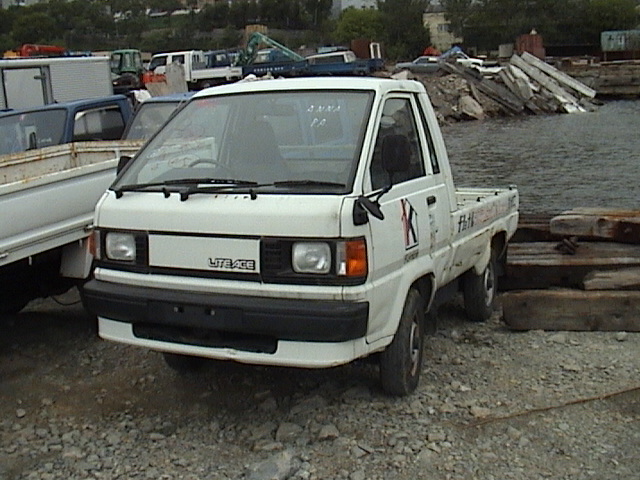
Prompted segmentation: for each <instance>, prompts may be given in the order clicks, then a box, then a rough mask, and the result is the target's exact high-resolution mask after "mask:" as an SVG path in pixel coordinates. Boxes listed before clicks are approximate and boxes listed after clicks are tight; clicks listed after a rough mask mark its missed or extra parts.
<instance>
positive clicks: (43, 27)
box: [11, 12, 56, 45]
mask: <svg viewBox="0 0 640 480" xmlns="http://www.w3.org/2000/svg"><path fill="white" fill-rule="evenodd" d="M55 31H56V24H55V20H54V19H52V18H51V17H49V16H48V15H47V14H46V13H44V12H30V13H28V14H26V15H20V16H19V17H18V18H16V20H15V22H14V23H13V29H12V31H11V36H12V37H13V38H14V39H15V40H16V42H17V43H18V45H22V44H23V43H48V42H49V41H50V40H51V39H52V38H54V36H53V35H54V32H55Z"/></svg>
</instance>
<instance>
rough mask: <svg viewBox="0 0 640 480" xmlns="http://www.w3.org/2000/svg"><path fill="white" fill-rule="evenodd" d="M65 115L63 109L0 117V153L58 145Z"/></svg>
mask: <svg viewBox="0 0 640 480" xmlns="http://www.w3.org/2000/svg"><path fill="white" fill-rule="evenodd" d="M66 117H67V112H66V110H64V109H52V110H45V111H40V112H28V113H16V114H14V115H6V116H2V117H0V155H4V154H7V153H16V152H24V151H26V150H32V149H34V148H42V147H49V146H51V145H59V144H60V142H61V141H62V133H63V130H64V125H65V120H66Z"/></svg>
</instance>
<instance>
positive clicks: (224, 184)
mask: <svg viewBox="0 0 640 480" xmlns="http://www.w3.org/2000/svg"><path fill="white" fill-rule="evenodd" d="M203 184H205V185H208V186H216V185H217V186H219V187H220V188H229V187H234V186H253V185H257V184H258V182H253V181H250V180H237V179H234V178H176V179H172V180H164V181H162V182H150V183H135V184H130V185H122V186H121V187H119V188H116V189H114V192H115V194H116V198H120V197H121V196H122V194H123V193H124V192H137V191H142V190H146V189H148V188H159V187H162V188H161V189H160V191H161V192H163V193H164V196H165V197H168V196H169V195H170V194H171V191H170V190H168V189H166V188H165V187H180V186H190V187H191V188H193V187H195V186H198V185H203Z"/></svg>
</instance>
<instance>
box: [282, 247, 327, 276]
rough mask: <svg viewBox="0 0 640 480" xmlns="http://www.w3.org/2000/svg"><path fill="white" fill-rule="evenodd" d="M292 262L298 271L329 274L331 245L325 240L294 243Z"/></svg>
mask: <svg viewBox="0 0 640 480" xmlns="http://www.w3.org/2000/svg"><path fill="white" fill-rule="evenodd" d="M291 264H292V266H293V270H294V271H295V272H297V273H319V274H327V273H329V271H330V270H331V247H329V244H328V243H324V242H298V243H294V244H293V248H292V250H291Z"/></svg>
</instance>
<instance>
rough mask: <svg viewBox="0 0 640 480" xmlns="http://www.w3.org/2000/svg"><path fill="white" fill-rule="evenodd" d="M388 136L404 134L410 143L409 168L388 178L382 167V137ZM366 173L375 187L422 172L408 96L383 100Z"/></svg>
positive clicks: (423, 172)
mask: <svg viewBox="0 0 640 480" xmlns="http://www.w3.org/2000/svg"><path fill="white" fill-rule="evenodd" d="M387 135H403V136H405V137H407V139H409V144H410V157H409V169H408V170H407V171H406V172H398V173H395V174H394V175H393V176H392V177H391V179H389V174H388V173H387V172H386V171H385V170H384V168H383V166H382V154H381V153H382V140H383V139H384V137H386V136H387ZM369 173H370V175H371V186H372V188H373V189H374V190H377V189H380V188H383V187H384V186H386V185H388V184H389V181H391V184H393V185H396V184H398V183H401V182H406V181H407V180H411V179H413V178H418V177H423V176H424V175H425V169H424V162H423V160H422V152H421V150H420V141H419V138H418V131H417V127H416V121H415V118H414V116H413V113H412V109H411V103H410V101H409V99H406V98H392V99H388V100H387V101H386V102H385V105H384V108H383V110H382V118H381V119H380V125H379V128H378V136H377V138H376V144H375V148H374V153H373V158H372V159H371V167H370V171H369Z"/></svg>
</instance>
